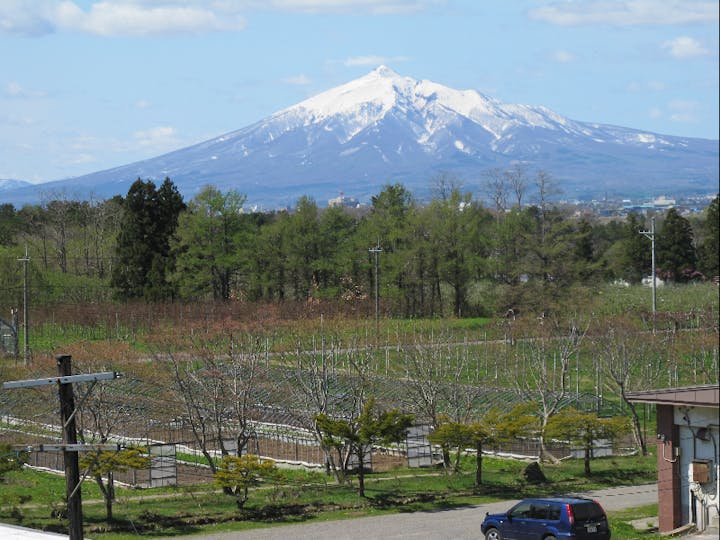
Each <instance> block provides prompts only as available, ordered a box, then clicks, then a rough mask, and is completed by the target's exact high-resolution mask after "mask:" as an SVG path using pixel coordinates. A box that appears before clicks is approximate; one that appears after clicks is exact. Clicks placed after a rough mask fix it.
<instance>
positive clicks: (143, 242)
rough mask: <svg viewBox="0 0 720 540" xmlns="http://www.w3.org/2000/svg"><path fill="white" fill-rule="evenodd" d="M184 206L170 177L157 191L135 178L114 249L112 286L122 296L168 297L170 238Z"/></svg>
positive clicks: (125, 204) (127, 198) (148, 298)
mask: <svg viewBox="0 0 720 540" xmlns="http://www.w3.org/2000/svg"><path fill="white" fill-rule="evenodd" d="M184 208H185V203H184V202H183V201H182V196H181V195H180V194H179V192H178V191H177V188H176V187H175V185H174V184H173V183H172V182H171V181H170V179H169V178H166V179H165V182H164V183H163V184H162V186H161V187H160V189H159V190H157V189H156V188H155V184H154V183H153V182H152V181H150V180H148V181H146V182H144V181H143V180H141V179H140V178H138V179H137V180H136V181H135V182H134V183H133V185H132V186H130V190H129V191H128V194H127V197H126V198H125V201H124V204H123V216H122V219H121V225H120V232H119V234H118V238H117V245H116V248H115V255H116V259H117V262H116V265H115V267H114V269H113V273H112V278H111V285H112V287H113V288H114V289H115V291H116V294H117V296H118V297H120V298H123V299H132V298H144V299H146V300H168V299H172V298H173V289H172V286H171V285H170V283H169V282H168V279H167V278H168V275H169V272H170V271H172V268H173V260H172V257H171V254H170V237H171V236H172V235H173V234H174V232H175V229H176V228H177V223H178V217H179V214H180V212H181V211H182V210H183V209H184Z"/></svg>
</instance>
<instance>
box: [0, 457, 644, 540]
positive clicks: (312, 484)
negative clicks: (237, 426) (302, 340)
mask: <svg viewBox="0 0 720 540" xmlns="http://www.w3.org/2000/svg"><path fill="white" fill-rule="evenodd" d="M592 463H593V476H592V477H590V478H586V477H584V476H583V474H582V461H580V460H568V461H564V462H562V463H561V464H559V465H544V466H543V472H544V473H545V475H546V477H547V479H548V482H547V483H545V484H541V485H530V484H528V483H527V482H526V481H525V480H524V478H523V476H522V471H523V469H524V467H525V465H526V464H525V463H523V462H519V461H513V460H501V459H494V458H485V459H484V467H483V473H484V474H483V479H484V484H483V485H482V486H481V487H479V488H475V486H474V485H473V480H474V470H473V468H472V461H471V460H469V459H468V460H467V461H463V462H462V465H461V467H462V470H461V472H460V473H458V474H446V473H445V472H444V471H442V470H423V471H420V474H418V471H414V470H409V469H398V470H395V471H392V472H389V473H373V474H369V475H368V476H367V478H366V497H364V498H362V497H359V496H358V495H357V493H356V482H357V479H356V478H353V479H352V484H353V485H338V484H336V483H335V482H334V480H333V479H332V478H330V477H327V476H325V475H324V474H317V473H313V474H302V473H301V474H298V473H297V472H293V473H291V474H287V475H284V476H283V478H282V479H281V480H280V481H279V482H278V483H276V484H272V485H270V484H267V485H265V486H263V487H262V488H260V489H257V490H255V491H253V492H252V493H251V495H250V499H249V500H248V502H247V503H246V505H245V507H244V508H243V509H242V510H239V509H238V507H237V505H236V503H235V500H234V499H233V498H232V497H230V496H227V495H224V494H222V493H221V492H219V491H217V490H211V489H209V488H208V487H207V486H205V487H197V488H196V487H182V488H164V489H145V490H136V489H118V492H117V500H116V502H115V505H114V515H115V520H114V521H113V523H111V524H108V523H106V522H105V506H104V503H103V502H102V499H101V496H100V493H99V490H98V489H97V486H95V484H94V482H92V481H86V482H85V483H84V484H83V492H82V493H83V514H84V524H85V533H86V534H87V535H88V536H90V537H92V538H94V539H96V540H121V539H123V540H124V539H130V538H137V537H138V535H140V536H153V537H158V536H168V537H169V536H174V535H179V534H193V533H198V532H212V531H221V530H242V529H248V528H256V527H267V526H277V525H282V524H289V523H298V522H302V521H307V520H313V521H316V520H335V519H349V518H353V517H359V516H368V515H376V514H380V513H389V512H399V511H403V512H408V511H419V510H437V509H447V508H453V507H461V506H466V505H474V504H480V503H483V502H489V501H497V500H502V499H516V498H521V497H526V496H531V495H543V494H558V493H562V492H569V491H573V492H577V491H585V490H591V489H598V488H603V487H610V486H617V485H622V484H638V483H645V482H652V481H654V480H655V478H656V476H655V474H656V473H655V459H654V457H653V456H648V457H637V456H635V457H623V458H605V459H597V460H594V461H593V462H592ZM64 493H65V484H64V479H63V478H62V477H60V476H57V475H50V474H46V473H41V472H37V471H33V470H23V471H18V472H12V473H8V474H7V475H6V477H5V480H4V482H3V484H2V489H1V490H0V521H3V522H6V523H12V524H16V525H22V526H26V527H31V528H40V529H46V530H54V531H60V532H63V531H65V530H66V527H67V523H66V520H65V519H64V518H63V517H62V516H61V513H62V512H61V511H62V509H63V503H62V501H63V498H64ZM656 514H657V508H656V507H644V508H642V509H633V510H625V511H623V512H621V513H611V514H610V519H611V523H612V526H613V529H614V530H615V531H616V533H615V534H614V536H613V537H614V538H648V539H651V538H655V537H654V536H653V535H652V534H650V533H643V532H638V531H636V530H634V529H633V528H632V526H630V525H628V524H627V523H628V522H629V521H630V520H631V519H637V518H642V517H652V516H653V515H656Z"/></svg>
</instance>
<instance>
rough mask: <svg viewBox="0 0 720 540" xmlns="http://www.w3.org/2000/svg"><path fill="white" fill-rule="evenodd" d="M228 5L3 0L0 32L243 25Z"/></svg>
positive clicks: (199, 29)
mask: <svg viewBox="0 0 720 540" xmlns="http://www.w3.org/2000/svg"><path fill="white" fill-rule="evenodd" d="M226 4H227V3H226ZM218 6H219V7H218ZM230 7H232V6H231V5H230V4H227V5H222V4H218V5H213V4H210V5H209V6H208V5H207V4H206V3H204V2H199V1H198V2H192V1H182V0H174V1H168V2H164V3H163V4H162V5H158V4H157V3H156V2H138V1H133V0H102V1H100V2H93V3H92V4H91V5H90V7H89V9H87V10H84V9H83V8H81V7H80V6H79V5H78V3H76V1H72V0H26V1H22V0H3V2H2V3H0V32H6V33H19V34H27V35H40V34H49V33H52V32H58V31H71V32H83V33H88V34H95V35H100V36H144V35H156V34H188V33H189V34H199V33H205V32H216V31H235V30H242V29H243V28H244V27H245V22H244V19H243V18H242V17H241V16H240V14H239V12H238V11H237V10H230V9H229V8H230Z"/></svg>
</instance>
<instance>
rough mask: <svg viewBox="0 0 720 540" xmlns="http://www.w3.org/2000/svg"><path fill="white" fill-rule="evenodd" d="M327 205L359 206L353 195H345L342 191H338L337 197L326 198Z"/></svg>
mask: <svg viewBox="0 0 720 540" xmlns="http://www.w3.org/2000/svg"><path fill="white" fill-rule="evenodd" d="M328 206H345V207H350V208H357V207H358V206H360V201H358V200H357V199H356V198H355V197H346V196H345V194H344V193H342V192H340V196H339V197H335V198H334V199H329V200H328Z"/></svg>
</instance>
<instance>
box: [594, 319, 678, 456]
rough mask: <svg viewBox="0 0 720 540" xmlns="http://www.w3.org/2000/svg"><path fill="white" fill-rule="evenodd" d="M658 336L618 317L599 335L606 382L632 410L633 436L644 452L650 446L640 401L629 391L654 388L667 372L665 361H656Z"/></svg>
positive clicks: (598, 341)
mask: <svg viewBox="0 0 720 540" xmlns="http://www.w3.org/2000/svg"><path fill="white" fill-rule="evenodd" d="M657 339H658V338H657V336H654V335H650V334H647V333H644V332H643V333H640V332H638V330H637V329H636V328H634V327H633V326H632V323H630V322H629V321H627V320H626V321H622V320H618V322H617V323H616V324H614V325H613V326H611V327H610V328H608V329H606V330H605V331H604V332H603V333H602V335H601V336H600V337H598V338H597V339H596V343H597V345H598V347H597V349H598V350H599V351H600V357H599V360H600V362H601V368H602V371H603V373H604V374H605V377H604V383H605V386H607V388H608V389H610V390H611V391H612V392H614V393H617V394H618V395H619V396H620V399H622V402H623V404H624V406H626V407H627V408H628V410H629V411H630V415H631V417H632V432H633V436H634V438H635V442H636V444H637V445H638V446H639V447H640V449H641V451H642V454H643V455H644V456H645V455H647V453H648V449H647V442H646V440H645V437H644V433H643V429H642V426H641V425H640V415H639V413H638V406H639V404H637V403H634V402H632V401H630V400H629V399H628V396H627V394H628V393H629V392H634V391H638V390H647V389H650V388H655V387H656V385H657V384H658V381H659V379H660V376H661V375H662V374H663V373H664V372H665V367H664V365H663V362H659V361H657V358H658V355H657V354H656V351H653V349H654V348H655V344H656V342H657Z"/></svg>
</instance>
